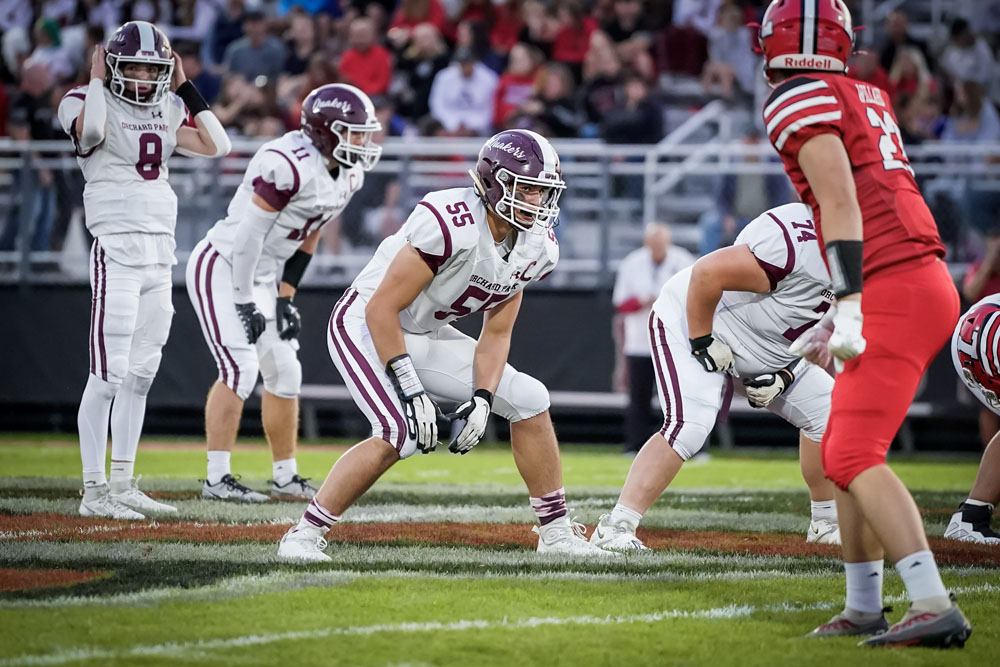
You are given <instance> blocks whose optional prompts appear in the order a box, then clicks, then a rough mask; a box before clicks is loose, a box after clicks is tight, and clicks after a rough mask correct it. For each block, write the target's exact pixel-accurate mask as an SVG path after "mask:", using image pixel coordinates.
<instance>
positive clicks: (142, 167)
mask: <svg viewBox="0 0 1000 667" xmlns="http://www.w3.org/2000/svg"><path fill="white" fill-rule="evenodd" d="M86 95H87V87H86V86H81V87H79V88H74V89H72V90H70V91H69V92H68V93H66V95H65V96H63V98H62V101H60V103H59V123H60V124H61V125H62V128H63V130H64V131H65V132H66V134H68V135H69V136H70V137H71V138H72V139H73V147H74V149H75V151H76V157H77V161H78V162H79V163H80V168H81V169H82V170H83V177H84V179H85V180H86V181H87V184H86V186H85V187H84V190H83V206H84V210H85V211H86V214H87V229H89V230H90V233H91V234H93V235H94V236H105V235H108V234H119V233H125V232H145V233H149V234H170V235H171V236H173V233H174V225H175V223H176V221H177V196H176V195H175V194H174V191H173V190H172V189H171V188H170V184H169V183H167V158H169V157H170V155H171V154H172V153H173V152H174V148H175V147H176V145H177V130H178V128H180V126H181V125H182V124H183V123H184V120H185V118H186V117H187V109H186V108H185V106H184V103H183V102H182V101H181V100H180V98H179V97H177V96H176V95H175V94H174V93H169V94H168V95H167V96H166V97H165V98H164V100H163V101H162V102H161V103H160V104H158V105H156V106H150V107H142V106H135V105H132V104H128V103H127V102H124V101H122V100H120V99H118V98H117V97H115V96H114V95H112V94H111V93H110V92H108V91H107V90H105V91H104V99H105V101H106V103H107V109H108V117H107V129H106V131H105V135H104V141H102V142H101V143H100V144H98V145H97V146H96V147H94V148H92V149H90V150H87V151H84V150H82V149H81V148H80V144H79V137H78V136H77V133H76V119H77V117H78V116H80V114H81V113H82V112H83V107H84V100H85V98H86Z"/></svg>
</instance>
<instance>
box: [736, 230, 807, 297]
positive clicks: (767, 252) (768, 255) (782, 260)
mask: <svg viewBox="0 0 1000 667" xmlns="http://www.w3.org/2000/svg"><path fill="white" fill-rule="evenodd" d="M739 244H746V246H747V247H748V248H750V252H751V253H753V256H754V258H755V259H756V260H757V263H758V264H759V265H760V268H762V269H763V270H764V273H766V274H767V279H768V282H770V284H771V290H772V291H773V290H774V289H775V288H776V287H777V286H778V283H779V282H781V281H782V280H784V279H785V278H786V277H787V276H788V274H790V273H791V272H792V270H793V269H794V268H795V246H794V245H793V244H792V237H791V234H789V233H788V229H787V227H786V223H785V222H784V221H782V220H779V219H778V218H777V217H776V216H775V215H773V214H772V213H771V212H768V213H765V214H764V215H762V216H760V217H759V218H757V219H756V220H754V221H753V222H751V223H750V224H749V225H747V226H746V228H745V229H744V230H743V231H742V232H740V234H739V236H737V237H736V241H735V242H734V243H733V245H739Z"/></svg>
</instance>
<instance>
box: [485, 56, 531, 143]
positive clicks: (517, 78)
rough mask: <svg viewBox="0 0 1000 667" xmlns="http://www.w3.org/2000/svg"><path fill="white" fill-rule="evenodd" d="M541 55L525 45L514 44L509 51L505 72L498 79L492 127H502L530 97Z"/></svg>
mask: <svg viewBox="0 0 1000 667" xmlns="http://www.w3.org/2000/svg"><path fill="white" fill-rule="evenodd" d="M541 62H542V54H541V53H540V52H539V51H538V49H535V48H534V47H531V46H527V45H526V44H515V45H514V48H512V49H511V50H510V62H509V63H508V65H507V71H506V72H504V73H503V76H501V77H500V85H499V86H497V92H496V98H495V100H496V102H495V104H494V112H493V125H494V126H495V127H503V126H504V123H506V122H507V119H508V118H509V117H510V115H511V114H512V113H514V112H515V111H517V109H518V108H519V107H520V106H521V104H522V103H524V101H525V100H526V99H528V97H530V96H531V94H532V92H533V91H534V88H535V73H536V72H537V71H538V66H539V65H540V64H541Z"/></svg>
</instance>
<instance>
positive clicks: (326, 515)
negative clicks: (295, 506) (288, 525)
mask: <svg viewBox="0 0 1000 667" xmlns="http://www.w3.org/2000/svg"><path fill="white" fill-rule="evenodd" d="M338 521H340V516H338V515H336V514H334V513H333V512H331V511H330V510H328V509H326V508H325V507H323V506H322V505H320V504H319V503H318V502H316V499H315V498H313V499H312V500H311V501H310V502H309V506H308V507H306V511H305V512H303V513H302V518H301V519H299V525H297V526H296V527H295V531H296V532H300V531H305V532H306V533H314V534H315V535H317V536H319V537H322V536H323V535H326V532H327V531H328V530H330V528H332V527H333V524H335V523H337V522H338Z"/></svg>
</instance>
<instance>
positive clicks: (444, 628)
mask: <svg viewBox="0 0 1000 667" xmlns="http://www.w3.org/2000/svg"><path fill="white" fill-rule="evenodd" d="M954 590H955V592H956V593H959V594H969V593H987V592H989V593H993V592H997V591H1000V586H995V585H993V584H989V583H985V584H980V585H978V586H971V587H968V588H956V589H954ZM903 599H904V596H901V595H898V596H889V597H887V598H886V601H887V602H900V601H903ZM842 604H843V602H842V601H841V600H837V601H835V602H816V603H811V604H804V605H803V604H796V603H795V602H790V601H786V602H783V603H780V604H775V605H763V606H760V607H757V606H752V605H735V604H732V605H728V606H725V607H712V608H710V609H664V610H662V611H656V612H652V613H648V614H630V615H627V616H611V615H608V616H589V615H585V616H531V617H528V618H523V619H515V620H511V619H508V618H506V617H504V618H502V619H499V620H487V619H460V620H457V621H451V622H448V623H442V622H439V621H429V622H403V623H380V624H377V625H355V626H348V627H343V628H336V627H326V628H317V629H315V630H305V631H292V632H274V633H267V634H253V635H243V636H240V637H228V638H220V639H201V640H198V641H191V642H167V643H164V644H139V645H136V646H132V647H130V648H126V649H119V650H106V649H93V648H84V649H71V650H68V651H55V652H53V653H47V654H40V655H20V656H16V657H14V658H9V659H6V660H0V667H22V666H24V667H27V666H30V665H61V664H64V663H68V662H83V661H88V660H121V659H128V658H136V657H146V656H149V657H155V656H160V657H172V658H187V657H192V656H194V655H197V654H198V653H201V652H203V651H211V650H220V649H233V648H244V647H248V646H262V645H265V644H275V643H278V642H285V641H301V640H311V639H324V638H327V637H365V636H371V635H375V634H383V633H391V632H399V633H405V634H419V633H426V632H464V631H467V630H494V629H503V630H523V629H532V628H539V627H545V626H574V625H575V626H588V625H602V626H607V625H630V624H634V623H661V622H663V621H669V620H672V619H676V618H685V619H687V618H696V619H705V620H723V621H725V620H732V619H736V618H747V617H749V616H751V615H753V614H756V613H761V612H763V613H781V612H785V613H798V612H803V611H816V610H821V609H832V608H835V607H836V608H839V607H840V606H841V605H842Z"/></svg>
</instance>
